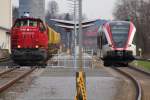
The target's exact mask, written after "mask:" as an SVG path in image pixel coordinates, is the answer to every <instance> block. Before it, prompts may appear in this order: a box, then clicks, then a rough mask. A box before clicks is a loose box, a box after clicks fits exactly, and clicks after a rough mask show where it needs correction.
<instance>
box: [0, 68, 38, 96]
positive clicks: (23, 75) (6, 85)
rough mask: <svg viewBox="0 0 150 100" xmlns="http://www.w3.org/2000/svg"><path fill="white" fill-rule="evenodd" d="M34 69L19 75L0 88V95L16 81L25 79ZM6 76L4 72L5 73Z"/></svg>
mask: <svg viewBox="0 0 150 100" xmlns="http://www.w3.org/2000/svg"><path fill="white" fill-rule="evenodd" d="M35 69H36V68H32V69H30V70H29V71H27V72H25V73H23V74H22V75H19V76H18V77H16V78H13V79H12V80H10V81H8V82H7V83H5V84H3V85H1V86H0V93H1V92H3V91H5V90H6V89H8V88H9V87H11V86H12V85H13V84H15V83H16V82H17V81H19V80H21V79H22V78H24V77H26V76H27V75H29V74H30V73H32V72H33V71H34V70H35ZM9 72H11V71H7V73H9ZM5 74H6V72H5Z"/></svg>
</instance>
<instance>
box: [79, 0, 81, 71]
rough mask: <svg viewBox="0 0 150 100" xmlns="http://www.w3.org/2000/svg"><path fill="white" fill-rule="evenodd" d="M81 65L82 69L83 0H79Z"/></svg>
mask: <svg viewBox="0 0 150 100" xmlns="http://www.w3.org/2000/svg"><path fill="white" fill-rule="evenodd" d="M79 67H80V71H82V0H79Z"/></svg>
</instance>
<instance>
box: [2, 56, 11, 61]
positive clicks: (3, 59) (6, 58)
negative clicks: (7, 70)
mask: <svg viewBox="0 0 150 100" xmlns="http://www.w3.org/2000/svg"><path fill="white" fill-rule="evenodd" d="M9 59H10V57H5V58H0V62H4V61H7V60H9Z"/></svg>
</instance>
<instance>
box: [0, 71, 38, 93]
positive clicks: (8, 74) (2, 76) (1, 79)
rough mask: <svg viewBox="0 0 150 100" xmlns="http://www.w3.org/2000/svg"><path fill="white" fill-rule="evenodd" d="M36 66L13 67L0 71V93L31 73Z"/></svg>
mask: <svg viewBox="0 0 150 100" xmlns="http://www.w3.org/2000/svg"><path fill="white" fill-rule="evenodd" d="M35 69H36V68H31V69H19V68H13V69H8V70H6V71H3V72H0V93H2V92H3V91H5V90H6V89H8V88H10V87H11V86H12V85H13V84H15V83H16V82H18V81H19V80H21V79H23V78H24V77H26V76H28V75H29V74H30V73H32V72H33V71H34V70H35Z"/></svg>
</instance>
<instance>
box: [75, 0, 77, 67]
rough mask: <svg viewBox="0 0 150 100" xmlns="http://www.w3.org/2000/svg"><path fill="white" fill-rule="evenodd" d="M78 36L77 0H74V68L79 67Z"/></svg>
mask: <svg viewBox="0 0 150 100" xmlns="http://www.w3.org/2000/svg"><path fill="white" fill-rule="evenodd" d="M76 36H77V28H76V0H74V68H76V67H77V61H76V59H77V57H76V56H77V54H76Z"/></svg>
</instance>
